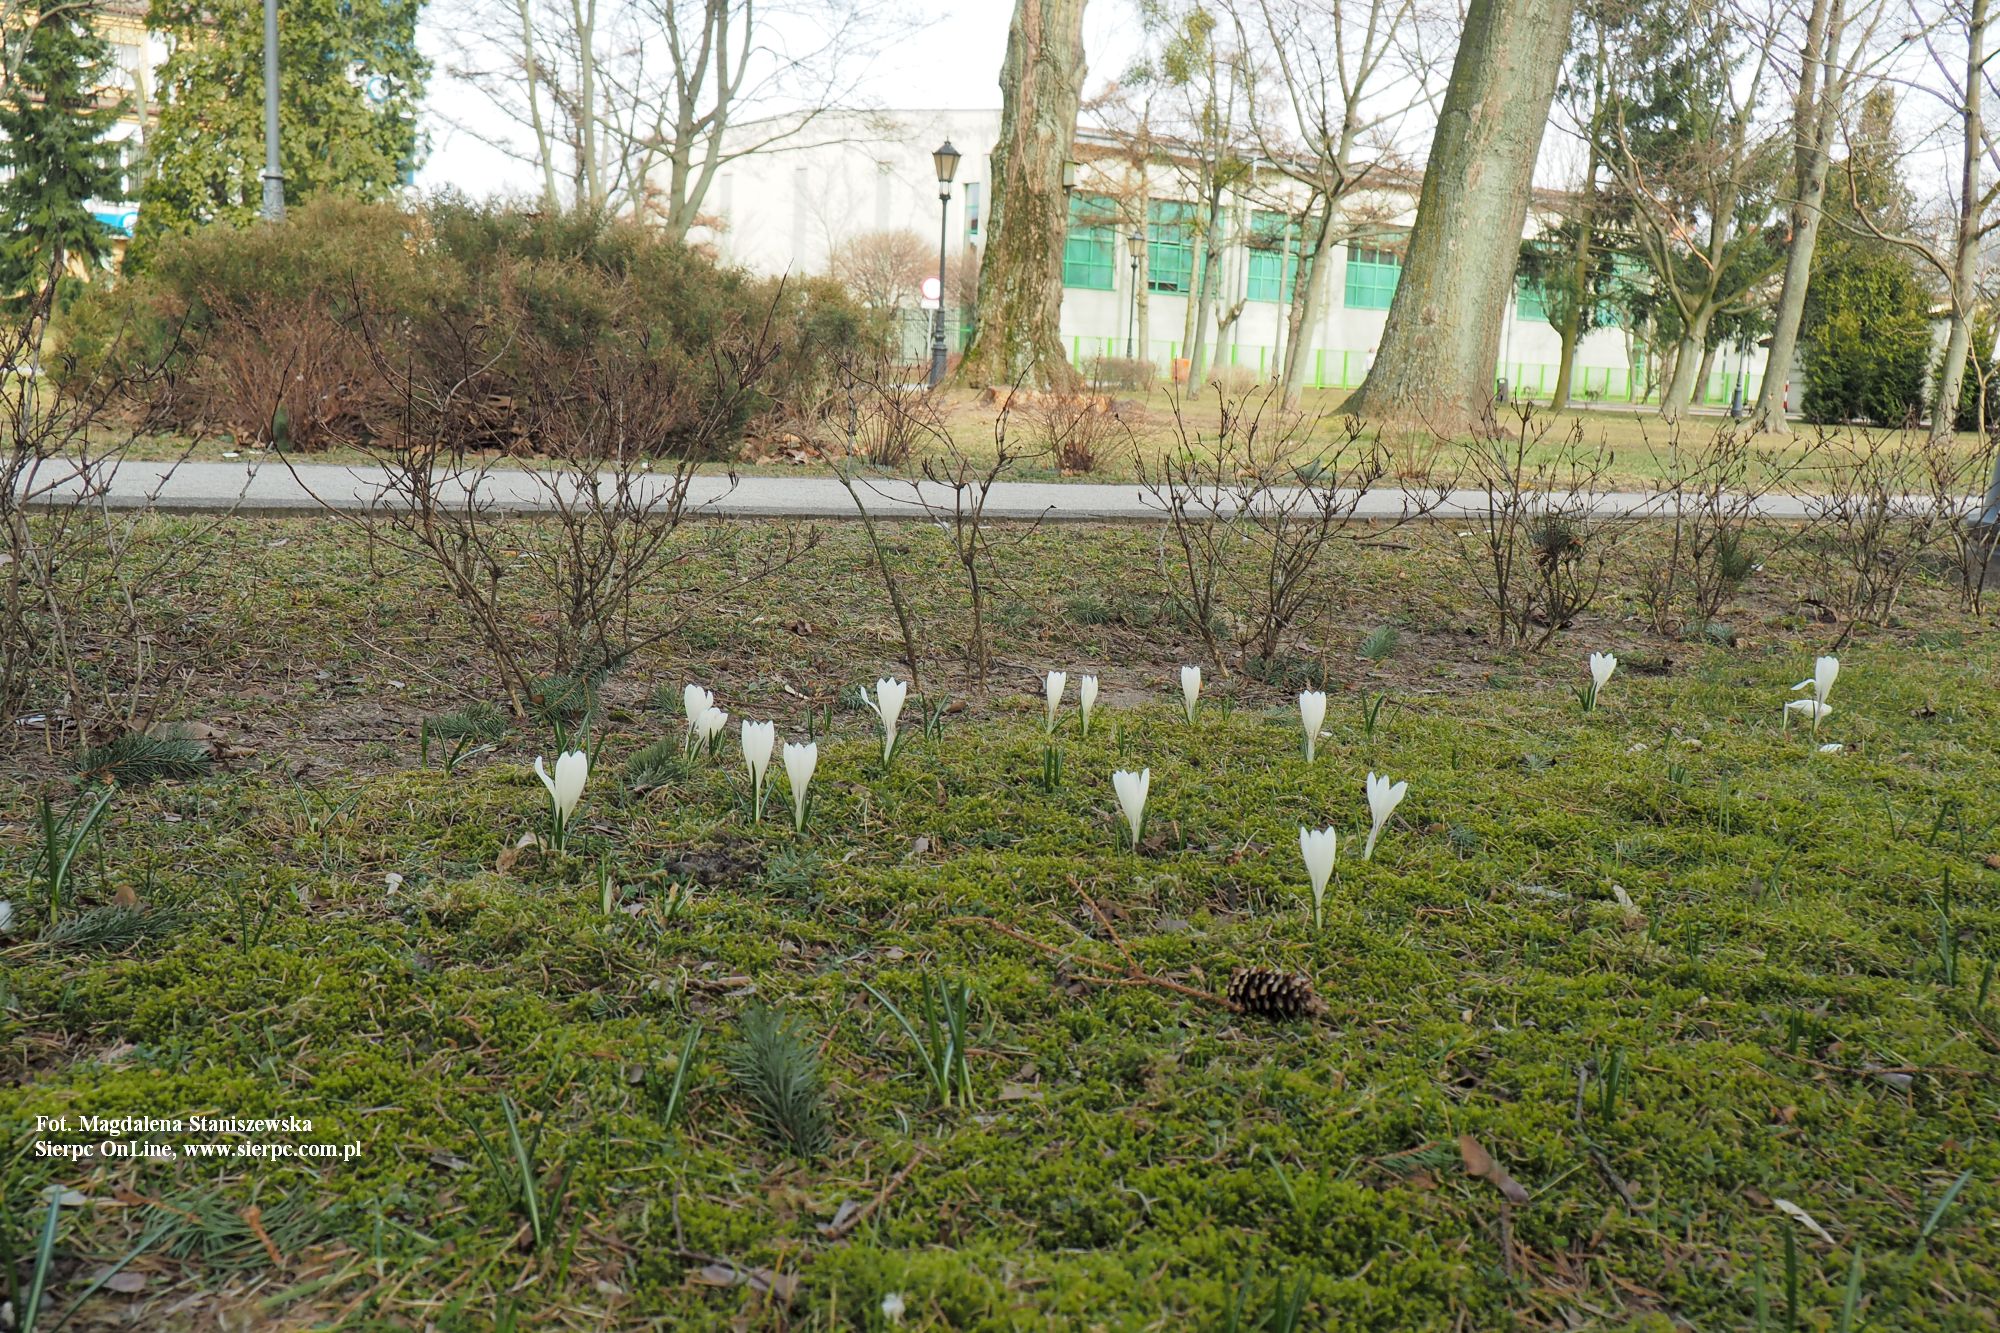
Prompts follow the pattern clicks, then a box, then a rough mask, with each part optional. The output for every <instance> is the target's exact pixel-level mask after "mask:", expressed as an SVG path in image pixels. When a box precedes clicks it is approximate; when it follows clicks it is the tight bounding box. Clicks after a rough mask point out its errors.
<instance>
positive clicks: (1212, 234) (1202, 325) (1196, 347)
mask: <svg viewBox="0 0 2000 1333" xmlns="http://www.w3.org/2000/svg"><path fill="white" fill-rule="evenodd" d="M1221 230H1222V187H1221V186H1220V185H1217V186H1215V187H1214V188H1213V190H1212V191H1211V192H1210V194H1209V197H1208V232H1207V234H1206V235H1205V236H1203V237H1202V242H1201V255H1202V260H1201V281H1200V282H1198V283H1196V284H1195V291H1194V308H1193V309H1192V310H1191V311H1190V312H1189V313H1190V314H1191V315H1192V316H1193V318H1192V320H1191V327H1190V329H1189V331H1188V346H1187V362H1188V385H1187V396H1188V397H1190V398H1199V397H1201V386H1202V384H1203V382H1204V381H1205V380H1207V378H1208V364H1207V362H1208V358H1207V356H1206V355H1204V353H1205V352H1206V351H1207V349H1208V310H1209V307H1210V306H1211V305H1213V304H1214V303H1215V291H1216V286H1217V283H1218V281H1219V280H1218V278H1217V277H1216V272H1215V268H1216V265H1217V264H1218V263H1219V262H1221V259H1222V247H1221V246H1220V245H1218V244H1216V236H1217V233H1219V232H1220V231H1221Z"/></svg>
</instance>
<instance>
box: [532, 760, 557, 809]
mask: <svg viewBox="0 0 2000 1333" xmlns="http://www.w3.org/2000/svg"><path fill="white" fill-rule="evenodd" d="M535 776H536V777H538V778H540V779H541V780H542V785H543V786H544V787H547V788H548V789H549V800H551V801H553V800H555V799H556V783H555V779H554V778H551V777H550V776H549V771H548V770H547V769H546V768H543V767H542V757H541V756H540V755H536V756H535Z"/></svg>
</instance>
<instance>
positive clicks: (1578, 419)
mask: <svg viewBox="0 0 2000 1333" xmlns="http://www.w3.org/2000/svg"><path fill="white" fill-rule="evenodd" d="M1266 392H1267V391H1266V390H1265V389H1264V388H1255V389H1251V390H1249V391H1247V392H1239V393H1238V394H1237V395H1236V396H1235V397H1233V398H1231V399H1230V400H1229V406H1230V410H1231V411H1232V412H1237V413H1244V412H1247V413H1249V414H1253V415H1254V414H1258V413H1260V412H1261V414H1262V415H1263V417H1264V420H1265V425H1264V427H1263V432H1264V434H1265V435H1266V436H1267V437H1268V436H1269V435H1270V434H1271V431H1272V428H1273V426H1274V425H1275V422H1276V420H1277V418H1278V417H1279V415H1280V413H1279V411H1278V402H1277V400H1276V399H1275V398H1271V399H1269V400H1268V401H1266V400H1265V395H1266ZM1346 397H1347V391H1346V390H1334V389H1312V390H1307V391H1306V392H1305V394H1304V395H1303V398H1302V400H1301V403H1300V408H1301V410H1302V411H1303V412H1304V413H1305V414H1306V417H1307V418H1308V419H1309V420H1311V421H1312V422H1313V424H1312V425H1311V427H1310V428H1309V429H1308V430H1307V431H1305V432H1304V433H1303V438H1302V442H1303V443H1306V444H1307V445H1308V446H1310V445H1313V444H1316V445H1317V446H1319V447H1322V448H1324V447H1326V446H1328V445H1330V444H1331V443H1333V442H1334V441H1335V440H1337V439H1338V438H1339V436H1340V435H1341V433H1342V432H1343V430H1344V424H1343V422H1344V419H1343V418H1342V417H1341V415H1340V409H1341V404H1342V403H1343V402H1344V401H1345V400H1346ZM941 402H942V408H941V411H940V414H939V417H938V422H937V427H938V428H937V430H936V431H933V432H927V433H924V434H923V435H922V436H921V438H919V440H918V441H917V444H916V447H915V448H914V449H913V451H912V452H911V454H910V455H909V457H907V458H906V459H904V460H902V461H901V462H899V463H896V464H894V465H893V466H892V467H891V468H890V471H892V472H894V473H897V474H902V475H911V476H914V475H918V474H921V473H922V472H923V470H924V467H925V465H926V464H927V463H929V464H933V465H937V464H946V463H949V462H950V461H951V457H950V455H951V453H952V452H953V451H954V450H956V451H957V452H958V453H959V454H960V455H961V456H962V457H963V458H965V459H966V460H969V461H970V462H971V463H973V464H974V465H975V466H979V465H983V464H987V463H990V462H991V461H992V460H993V458H994V454H995V444H994V440H995V435H996V425H999V424H1003V423H1002V422H1001V418H1002V415H1003V414H1002V412H1001V409H1000V408H999V407H998V406H996V405H995V404H994V403H992V402H987V401H983V400H982V397H981V395H978V394H975V393H972V392H969V391H959V390H947V391H945V393H944V394H943V397H942V400H941ZM1108 402H1109V406H1110V407H1111V409H1112V413H1111V416H1110V418H1109V419H1108V420H1106V421H1105V422H1104V423H1103V424H1102V425H1101V426H1100V427H1098V428H1097V429H1096V430H1094V431H1092V432H1091V434H1092V435H1093V436H1094V437H1095V438H1096V441H1097V443H1096V448H1095V450H1094V453H1095V459H1094V462H1093V463H1092V465H1091V466H1090V467H1088V468H1076V469H1069V470H1065V469H1064V468H1063V467H1061V466H1060V465H1059V464H1058V462H1057V460H1056V459H1055V458H1054V457H1053V456H1052V453H1053V451H1052V449H1051V448H1050V441H1049V438H1048V436H1047V432H1046V430H1045V429H1043V428H1041V427H1040V426H1039V424H1038V422H1037V421H1036V419H1035V418H1036V412H1035V411H1034V409H1032V408H1014V409H1012V410H1010V411H1009V412H1008V413H1006V414H1005V415H1006V420H1005V422H1004V425H1005V428H1006V437H1007V440H1008V447H1009V449H1010V450H1011V451H1013V452H1014V453H1015V454H1016V455H1017V457H1016V459H1015V461H1014V462H1013V463H1012V464H1011V465H1010V467H1009V468H1008V470H1007V471H1006V472H1005V474H1004V476H1005V478H1006V479H1008V480H1015V481H1058V480H1067V481H1081V482H1133V481H1137V480H1139V479H1140V478H1141V477H1142V476H1143V475H1156V474H1157V471H1158V468H1159V464H1160V460H1161V459H1162V458H1163V457H1164V456H1165V455H1166V454H1167V453H1169V452H1170V451H1171V450H1172V449H1173V448H1174V447H1175V445H1176V443H1177V442H1178V441H1180V440H1181V439H1182V438H1183V436H1185V437H1186V438H1187V439H1189V440H1193V441H1197V442H1198V444H1199V445H1206V444H1207V443H1209V442H1212V441H1213V440H1214V439H1215V437H1216V435H1217V433H1218V430H1219V428H1220V425H1221V417H1222V411H1223V399H1222V398H1220V397H1219V396H1218V395H1217V393H1216V392H1214V391H1213V390H1211V391H1209V392H1208V393H1206V394H1204V395H1202V396H1201V397H1199V398H1197V399H1194V400H1192V401H1189V400H1186V399H1184V398H1179V397H1178V396H1177V394H1175V393H1173V392H1170V391H1169V390H1168V389H1167V388H1155V389H1152V390H1150V391H1148V392H1134V393H1114V394H1112V395H1110V397H1109V400H1108ZM1500 419H1501V421H1502V422H1503V424H1505V425H1507V427H1508V428H1509V429H1510V430H1518V429H1519V422H1518V420H1517V419H1515V418H1514V417H1513V416H1512V415H1511V414H1510V413H1509V412H1508V410H1507V409H1505V408H1502V409H1501V418H1500ZM1533 421H1534V423H1535V426H1534V429H1535V430H1536V431H1537V432H1540V433H1541V436H1542V438H1541V439H1540V441H1539V442H1538V443H1537V444H1536V445H1535V446H1534V447H1533V448H1531V449H1530V450H1529V451H1528V453H1527V456H1526V461H1527V463H1528V464H1529V465H1530V466H1531V467H1533V466H1544V465H1546V466H1550V467H1556V468H1558V470H1559V472H1560V473H1561V474H1563V475H1572V474H1571V464H1572V463H1573V462H1575V461H1576V460H1578V459H1581V458H1587V459H1590V460H1591V463H1592V467H1593V468H1594V469H1595V476H1594V477H1593V478H1592V481H1593V482H1594V484H1595V485H1596V486H1598V487H1602V488H1625V489H1633V490H1646V489H1650V488H1653V487H1656V486H1658V485H1660V484H1661V483H1662V482H1663V481H1665V480H1666V479H1668V478H1669V477H1670V476H1672V475H1673V473H1674V471H1675V469H1676V468H1677V467H1680V466H1685V458H1684V456H1685V455H1687V454H1689V453H1693V452H1698V451H1699V450H1701V449H1702V448H1704V447H1705V446H1707V445H1708V444H1709V442H1710V441H1712V440H1713V439H1714V438H1715V436H1716V435H1717V434H1719V433H1721V432H1725V431H1729V430H1740V429H1741V427H1740V425H1736V424H1733V423H1731V422H1729V421H1728V420H1727V419H1726V418H1724V417H1721V416H1718V415H1715V414H1713V413H1702V414H1699V415H1696V416H1693V417H1690V418H1689V419H1688V420H1686V421H1685V422H1683V423H1682V424H1681V425H1680V426H1679V428H1678V429H1676V428H1674V427H1672V426H1669V425H1668V424H1667V423H1664V422H1662V421H1661V420H1660V419H1659V417H1658V415H1657V414H1656V413H1655V412H1654V411H1653V410H1651V409H1649V408H1643V407H1641V408H1630V409H1618V408H1612V407H1606V408H1594V409H1589V410H1580V409H1579V410H1571V411H1566V412H1561V413H1551V412H1549V411H1548V410H1547V408H1546V407H1544V408H1541V409H1539V410H1537V411H1536V412H1535V413H1534V416H1533ZM844 429H845V427H844V418H843V417H841V416H840V414H839V413H836V414H835V418H834V419H832V420H831V421H830V422H828V423H820V424H819V425H817V426H811V427H801V426H798V425H796V424H791V425H787V424H784V423H773V424H770V425H768V426H767V427H766V428H765V429H764V430H762V431H760V432H758V433H755V434H754V435H753V437H752V439H751V440H750V442H749V443H748V444H747V446H746V452H745V456H744V457H743V458H742V459H739V460H737V461H736V462H734V463H733V464H723V463H714V464H709V465H707V466H706V467H704V468H703V469H702V470H703V471H707V472H713V473H722V472H725V471H728V470H730V469H731V468H734V470H736V471H738V472H742V473H746V474H750V475H760V476H800V475H823V474H824V473H826V471H827V470H828V463H827V462H826V456H825V452H826V450H827V449H829V448H836V447H843V445H844V439H845V436H844ZM1920 438H1921V437H1920V436H1917V435H1912V436H1909V437H1907V438H1899V437H1897V436H1896V434H1895V433H1894V432H1882V431H1874V432H1863V431H1856V430H1849V429H1846V428H1841V429H1832V428H1819V427H1813V426H1808V425H1805V424H1803V423H1795V425H1794V428H1793V432H1792V433H1791V434H1790V435H1787V436H1779V435H1769V434H1765V435H1756V436H1750V437H1748V455H1749V460H1748V461H1749V464H1750V466H1749V468H1748V471H1747V472H1746V474H1745V475H1746V477H1747V479H1748V480H1749V481H1751V482H1752V483H1753V484H1759V485H1761V484H1772V483H1778V482H1782V483H1783V484H1785V485H1789V486H1790V487H1792V488H1794V489H1798V490H1803V491H1808V492H1822V493H1824V492H1844V491H1846V490H1847V489H1849V488H1850V487H1852V486H1853V484H1854V483H1853V480H1852V478H1851V477H1850V476H1847V475H1844V474H1843V473H1842V472H1841V467H1842V464H1843V463H1844V462H1845V461H1846V460H1848V459H1850V458H1852V457H1853V456H1854V455H1855V454H1856V453H1858V452H1861V451H1863V450H1865V449H1866V448H1868V447H1869V443H1870V442H1871V441H1881V442H1885V443H1886V444H1887V445H1889V446H1890V447H1892V448H1903V447H1905V446H1907V447H1909V448H1911V449H1912V450H1913V449H1914V446H1915V445H1916V444H1917V442H1918V441H1919V440H1920ZM947 441H949V443H947ZM1384 443H1385V446H1386V449H1387V453H1388V459H1389V465H1390V468H1391V473H1392V475H1391V476H1390V478H1389V479H1388V480H1386V481H1385V482H1384V484H1385V485H1394V484H1396V478H1397V477H1399V476H1400V477H1404V478H1408V479H1415V478H1418V477H1422V476H1430V477H1433V478H1435V479H1436V480H1438V481H1444V480H1449V479H1457V481H1458V482H1459V483H1460V484H1463V485H1468V486H1475V485H1477V484H1478V483H1477V481H1476V479H1475V477H1474V475H1473V473H1472V471H1471V469H1470V467H1469V466H1468V464H1467V462H1466V460H1465V458H1464V452H1465V451H1464V444H1465V442H1464V441H1463V440H1457V441H1451V442H1449V443H1445V444H1442V445H1440V443H1439V442H1438V441H1437V440H1436V439H1434V438H1431V437H1429V436H1427V435H1417V436H1412V435H1410V434H1408V433H1403V434H1398V435H1392V436H1391V437H1389V438H1388V439H1386V440H1385V441H1384ZM1600 450H1601V452H1602V458H1601V459H1599V458H1598V454H1599V452H1600ZM1677 452H1678V453H1679V454H1680V455H1682V456H1683V457H1677ZM130 456H132V457H134V458H141V459H149V460H162V459H176V458H183V457H186V458H193V459H201V460H210V461H214V460H227V461H236V460H242V461H244V462H246V463H249V462H255V461H258V460H260V459H263V458H265V457H266V456H267V455H266V452H265V451H264V450H261V449H259V448H257V447H256V446H255V445H254V444H253V443H246V442H241V441H237V440H233V439H230V438H229V437H227V436H220V435H216V436H202V437H199V438H194V439H190V438H186V437H179V436H145V437H141V438H140V439H138V440H136V441H134V442H132V444H131V446H130ZM298 457H299V459H300V460H301V461H305V462H325V463H339V464H343V465H354V464H368V463H372V462H375V461H377V460H376V459H375V458H374V457H373V456H372V455H371V454H370V453H369V451H367V450H366V449H363V448H358V447H349V448H336V449H329V450H325V451H322V452H319V453H313V454H302V455H298ZM1949 457H1950V458H1951V459H1952V460H1953V463H1954V465H1955V466H1957V467H1958V468H1960V469H1962V470H1963V476H1962V477H1960V478H1958V482H1959V483H1960V484H1961V486H1962V489H1963V490H1964V491H1965V492H1966V493H1975V492H1979V491H1983V490H1984V488H1985V485H1986V481H1987V478H1988V476H1989V475H1990V473H1991V467H1992V461H1991V460H1992V457H1993V455H1992V451H1991V446H1990V445H1988V444H1986V443H1984V442H1982V440H1981V439H1980V437H1979V436H1978V434H1977V433H1974V432H1969V431H1968V432H1960V433H1959V434H1958V435H1957V436H1955V437H1954V439H1953V443H1952V446H1951V449H1950V451H1949ZM485 461H488V462H491V463H492V464H493V465H495V466H499V467H520V466H534V465H535V464H536V460H535V459H532V458H521V459H514V458H498V457H496V458H490V459H487V460H485Z"/></svg>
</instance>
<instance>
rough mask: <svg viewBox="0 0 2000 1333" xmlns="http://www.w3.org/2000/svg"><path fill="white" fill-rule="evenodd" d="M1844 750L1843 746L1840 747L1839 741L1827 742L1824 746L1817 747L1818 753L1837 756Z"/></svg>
mask: <svg viewBox="0 0 2000 1333" xmlns="http://www.w3.org/2000/svg"><path fill="white" fill-rule="evenodd" d="M1846 748H1847V747H1846V746H1845V745H1842V744H1841V743H1840V742H1839V741H1828V742H1827V743H1826V744H1825V745H1822V746H1820V747H1819V752H1820V753H1821V754H1839V753H1840V752H1841V751H1842V750H1845V749H1846Z"/></svg>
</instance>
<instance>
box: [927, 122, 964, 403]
mask: <svg viewBox="0 0 2000 1333" xmlns="http://www.w3.org/2000/svg"><path fill="white" fill-rule="evenodd" d="M958 156H959V154H958V150H957V149H956V148H953V147H952V146H951V140H949V139H946V140H945V141H944V143H943V145H942V146H941V147H939V149H938V150H937V151H936V152H934V153H932V154H931V161H932V162H934V163H936V164H937V183H938V303H937V317H936V318H935V319H933V320H932V321H931V383H930V386H931V388H933V389H935V388H937V386H938V385H939V384H940V383H942V382H943V381H944V362H945V353H944V239H945V232H946V229H947V228H948V227H949V226H950V223H951V178H952V177H954V176H956V175H957V174H958Z"/></svg>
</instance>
